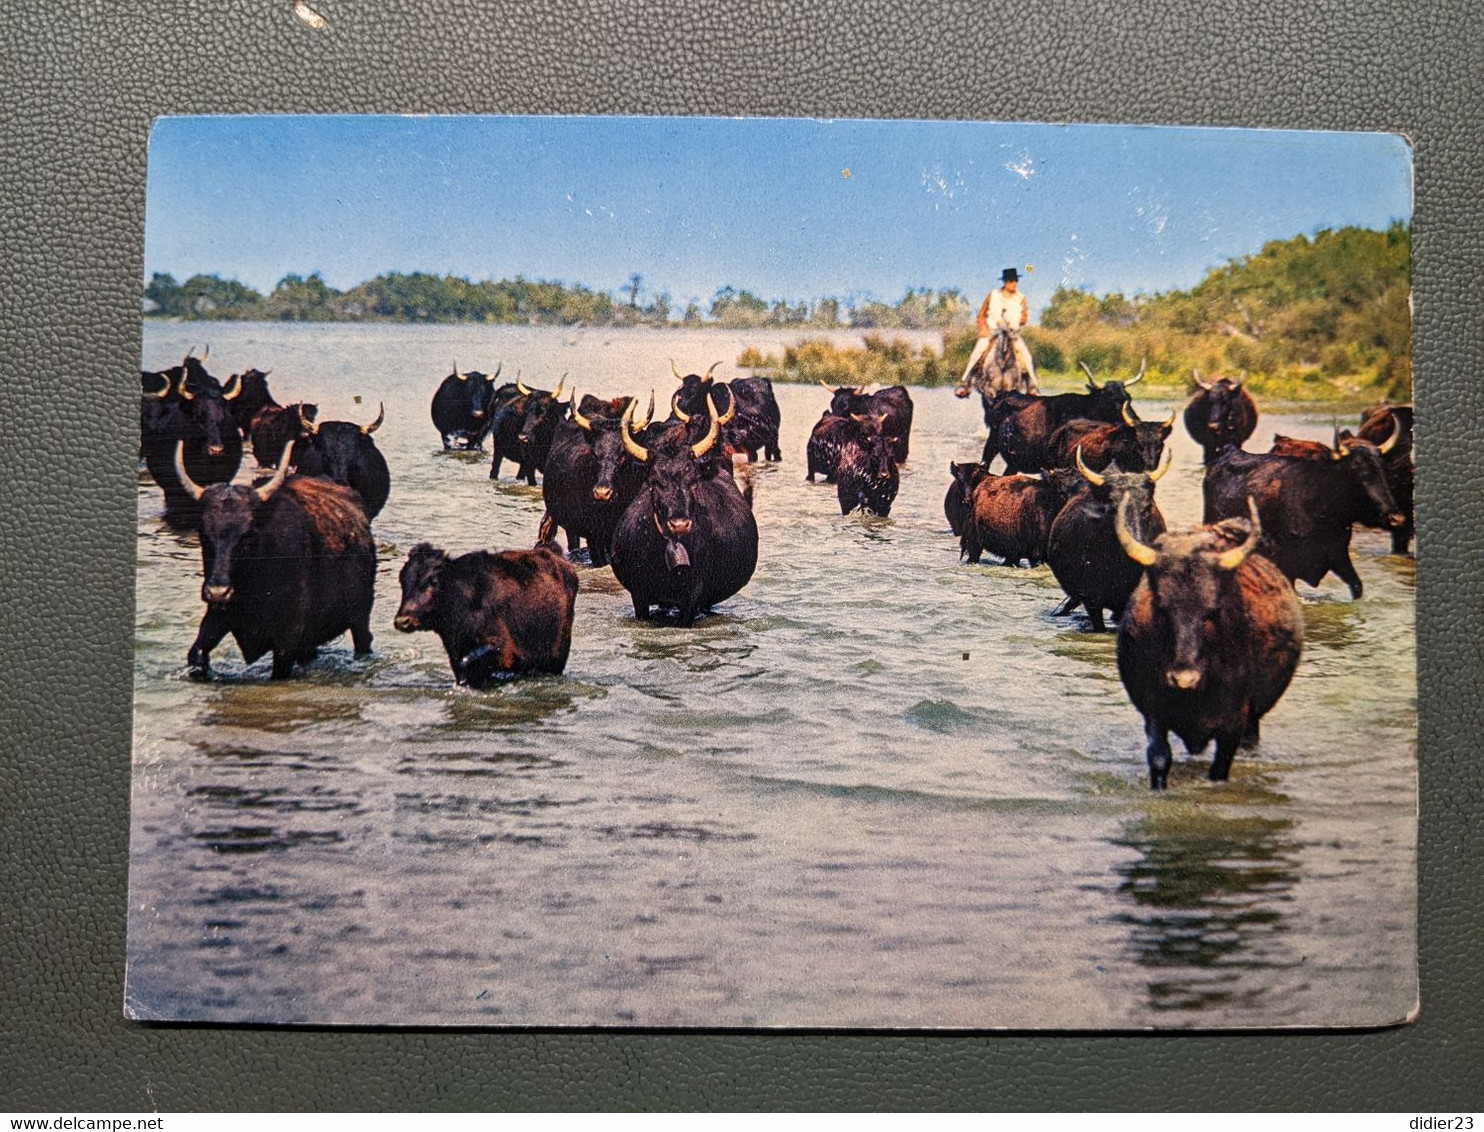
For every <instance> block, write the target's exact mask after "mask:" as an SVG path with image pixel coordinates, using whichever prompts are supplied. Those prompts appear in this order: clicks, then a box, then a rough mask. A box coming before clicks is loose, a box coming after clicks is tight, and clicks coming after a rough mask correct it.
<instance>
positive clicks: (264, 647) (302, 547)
mask: <svg viewBox="0 0 1484 1132" xmlns="http://www.w3.org/2000/svg"><path fill="white" fill-rule="evenodd" d="M292 452H293V448H292V445H291V446H290V447H289V450H288V451H286V452H285V453H284V459H283V461H282V462H281V463H280V464H279V465H278V471H277V472H276V473H275V474H274V476H273V478H272V479H271V480H269V481H268V482H267V483H266V484H264V485H263V486H262V487H258V488H248V487H238V486H236V485H234V484H224V483H219V484H213V485H212V486H210V487H201V486H199V485H198V484H196V483H195V482H194V481H192V479H191V476H190V473H189V471H188V470H187V469H186V466H185V463H184V459H183V454H184V445H183V444H177V445H176V449H175V470H176V474H177V475H178V476H179V477H180V482H181V483H182V484H183V485H184V488H185V490H186V491H187V492H188V493H189V494H190V495H191V497H192V499H194V500H196V502H197V503H198V504H199V505H200V508H201V561H202V567H203V573H204V581H203V582H202V585H201V600H202V601H204V602H205V603H206V616H204V617H203V618H202V619H201V627H200V629H199V630H198V631H197V633H196V640H195V643H194V644H192V645H191V649H190V652H189V654H187V657H186V664H187V666H188V670H189V673H190V675H191V677H192V678H193V679H196V680H206V679H209V678H210V676H211V650H212V649H214V648H215V647H216V646H217V645H218V644H220V643H221V640H222V638H223V637H225V636H226V635H227V634H228V633H231V634H232V636H233V638H234V639H235V640H236V641H237V646H238V648H240V649H241V650H242V657H243V659H244V660H246V661H247V663H248V664H252V663H253V662H254V661H256V660H257V659H258V658H259V657H260V656H263V655H264V654H265V653H268V652H271V653H272V654H273V679H275V680H279V679H282V678H284V677H286V676H289V675H290V674H291V673H292V672H293V668H294V665H296V664H308V663H309V662H310V661H312V660H313V659H314V658H315V656H316V655H317V654H318V652H319V647H320V646H321V645H323V644H326V643H327V642H329V641H332V640H334V639H335V638H336V637H338V636H340V634H341V633H344V632H347V631H349V633H350V635H351V640H352V642H353V644H354V646H355V651H356V652H357V653H358V654H361V653H366V652H369V651H370V650H371V604H372V602H373V601H374V600H375V597H376V544H375V543H374V542H373V541H372V539H371V523H370V521H369V520H368V519H367V518H366V513H365V511H364V510H363V509H362V507H361V500H360V497H359V496H358V495H356V493H355V492H353V491H351V490H350V489H349V488H345V487H341V486H340V485H339V484H336V483H331V482H330V481H329V480H326V479H319V478H317V477H313V476H293V477H288V471H289V461H290V459H291V458H292Z"/></svg>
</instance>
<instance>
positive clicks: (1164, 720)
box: [1115, 504, 1304, 790]
mask: <svg viewBox="0 0 1484 1132" xmlns="http://www.w3.org/2000/svg"><path fill="white" fill-rule="evenodd" d="M1249 508H1250V509H1249V516H1250V518H1249V521H1248V522H1245V523H1244V522H1242V521H1240V520H1227V521H1225V522H1223V523H1221V524H1218V525H1217V526H1215V527H1206V528H1203V529H1201V530H1197V531H1192V532H1180V533H1178V534H1177V533H1166V534H1163V535H1160V536H1159V537H1157V538H1154V539H1152V540H1147V541H1146V540H1144V539H1140V538H1139V537H1138V536H1137V535H1135V534H1133V533H1132V532H1131V531H1130V530H1129V529H1128V523H1127V510H1126V505H1121V506H1120V510H1119V512H1118V514H1117V516H1116V522H1115V531H1116V533H1117V535H1118V539H1119V542H1120V543H1121V544H1122V546H1123V548H1124V550H1125V552H1126V553H1127V554H1128V556H1129V558H1130V559H1131V560H1132V561H1133V562H1134V563H1136V564H1137V565H1138V566H1140V567H1142V568H1143V571H1144V576H1143V578H1142V579H1141V580H1140V582H1139V585H1138V587H1137V588H1136V589H1135V590H1134V592H1133V596H1132V597H1131V598H1130V599H1129V603H1128V607H1127V608H1126V610H1125V611H1124V615H1123V618H1122V620H1121V621H1120V622H1119V625H1118V674H1119V676H1120V677H1121V678H1122V680H1123V686H1124V688H1125V690H1126V691H1127V692H1128V696H1129V699H1130V700H1131V701H1133V705H1134V707H1135V708H1137V709H1138V710H1139V712H1140V714H1142V715H1143V716H1144V734H1145V738H1146V740H1147V750H1146V755H1147V759H1148V763H1149V785H1150V786H1151V787H1152V788H1153V789H1155V790H1163V789H1164V788H1165V786H1166V783H1167V779H1168V776H1169V772H1170V764H1171V755H1170V739H1169V733H1170V732H1171V731H1173V732H1174V733H1175V734H1176V735H1178V736H1180V738H1181V740H1182V741H1183V742H1184V743H1185V747H1186V750H1188V751H1189V752H1190V753H1191V754H1198V753H1199V752H1200V751H1201V750H1203V749H1204V748H1205V746H1206V745H1207V744H1208V743H1209V742H1210V741H1211V740H1212V739H1215V740H1216V755H1215V758H1214V759H1212V761H1211V770H1210V774H1209V777H1210V778H1211V779H1212V780H1213V781H1218V782H1219V781H1221V780H1223V779H1225V778H1226V777H1227V776H1228V775H1229V774H1230V772H1231V764H1232V758H1233V756H1234V755H1235V754H1236V751H1237V747H1238V746H1239V745H1240V744H1241V742H1242V741H1243V740H1244V739H1246V740H1256V739H1257V738H1258V732H1259V723H1260V721H1261V719H1262V717H1263V716H1264V715H1266V714H1267V713H1268V711H1270V710H1271V709H1272V707H1273V705H1274V704H1276V703H1277V702H1278V700H1279V698H1280V697H1281V696H1282V695H1283V692H1284V690H1285V689H1286V688H1287V687H1288V683H1289V681H1290V680H1291V679H1292V677H1293V672H1294V669H1295V668H1296V667H1297V665H1298V660H1299V654H1300V652H1301V651H1302V648H1303V635H1304V622H1303V612H1302V610H1301V609H1300V608H1299V601H1298V598H1297V596H1296V595H1295V594H1294V592H1293V587H1292V585H1290V584H1289V582H1288V580H1287V579H1286V578H1285V577H1284V576H1283V573H1282V571H1280V570H1279V569H1278V567H1277V566H1275V565H1274V564H1273V563H1272V562H1270V561H1269V560H1268V559H1266V558H1264V557H1263V556H1262V555H1261V554H1257V553H1254V552H1255V550H1256V549H1257V547H1258V545H1259V539H1260V537H1261V525H1260V520H1259V518H1258V514H1257V509H1256V507H1255V506H1254V505H1251V504H1249Z"/></svg>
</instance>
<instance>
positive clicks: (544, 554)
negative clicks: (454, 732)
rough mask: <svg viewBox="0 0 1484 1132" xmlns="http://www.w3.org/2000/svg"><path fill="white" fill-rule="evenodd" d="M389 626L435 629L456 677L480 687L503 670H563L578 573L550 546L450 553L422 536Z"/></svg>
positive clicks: (569, 644)
mask: <svg viewBox="0 0 1484 1132" xmlns="http://www.w3.org/2000/svg"><path fill="white" fill-rule="evenodd" d="M401 584H402V604H401V605H400V606H399V607H398V609H397V616H396V618H395V619H394V620H393V622H392V624H393V625H395V626H396V628H397V629H399V630H400V631H401V632H403V633H416V632H419V631H427V632H433V633H437V634H438V638H439V639H440V640H441V641H442V642H443V648H444V651H445V652H447V653H448V663H449V666H450V667H451V668H452V669H453V675H454V682H455V683H458V684H465V685H468V686H469V687H471V688H483V687H485V686H486V685H487V684H489V683H490V681H491V680H494V679H496V678H498V677H499V676H502V675H514V674H518V673H522V672H550V673H558V672H561V671H562V670H563V669H564V668H566V666H567V655H568V653H569V652H570V651H571V649H572V614H573V610H574V608H575V605H576V601H577V571H575V570H573V569H572V567H571V566H570V565H568V564H567V562H566V561H565V560H564V559H563V558H562V556H561V555H560V554H557V553H555V552H553V551H551V550H549V549H547V548H546V547H537V548H536V549H535V550H502V551H500V552H498V553H492V552H490V551H487V550H476V551H473V552H472V553H469V554H461V555H459V557H457V558H450V557H449V556H448V554H446V553H445V552H444V551H442V550H440V549H439V548H438V547H436V546H433V545H432V544H431V543H426V542H420V543H418V544H417V545H416V546H414V547H413V548H412V550H411V551H409V552H408V555H407V561H406V563H405V564H404V565H403V566H402V574H401Z"/></svg>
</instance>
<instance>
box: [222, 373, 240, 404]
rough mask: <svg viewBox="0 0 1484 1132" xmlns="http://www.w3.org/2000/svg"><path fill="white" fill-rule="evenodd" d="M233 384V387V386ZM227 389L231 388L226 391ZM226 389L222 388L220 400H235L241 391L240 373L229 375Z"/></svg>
mask: <svg viewBox="0 0 1484 1132" xmlns="http://www.w3.org/2000/svg"><path fill="white" fill-rule="evenodd" d="M234 386H235V388H233V387H234ZM227 389H231V390H232V391H231V392H230V393H228V392H227ZM227 389H223V390H222V400H223V401H235V400H237V398H238V396H240V395H241V393H242V375H241V374H240V373H234V374H233V375H232V376H231V378H230V379H229V380H228V381H227Z"/></svg>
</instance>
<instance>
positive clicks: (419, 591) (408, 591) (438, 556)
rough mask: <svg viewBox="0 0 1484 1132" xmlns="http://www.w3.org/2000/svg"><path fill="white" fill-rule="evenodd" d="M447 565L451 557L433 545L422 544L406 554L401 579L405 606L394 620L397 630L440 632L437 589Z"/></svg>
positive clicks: (404, 631)
mask: <svg viewBox="0 0 1484 1132" xmlns="http://www.w3.org/2000/svg"><path fill="white" fill-rule="evenodd" d="M447 565H448V555H447V554H446V553H444V552H443V551H442V550H439V549H438V548H437V547H436V546H434V545H433V544H432V543H428V542H420V543H418V544H417V545H416V546H414V547H413V548H412V549H411V550H410V551H408V552H407V561H406V562H405V563H403V565H402V573H401V575H400V578H399V580H400V582H401V584H402V604H401V605H399V606H398V607H397V615H396V617H394V618H393V619H392V625H393V626H394V627H395V628H397V629H398V630H400V631H401V632H403V633H416V632H418V631H419V630H422V629H428V630H431V631H433V632H437V631H438V628H439V618H438V589H439V585H440V583H441V582H442V576H443V568H444V567H445V566H447Z"/></svg>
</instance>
